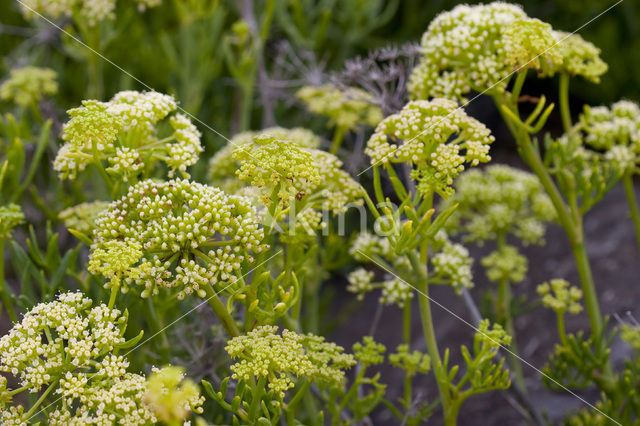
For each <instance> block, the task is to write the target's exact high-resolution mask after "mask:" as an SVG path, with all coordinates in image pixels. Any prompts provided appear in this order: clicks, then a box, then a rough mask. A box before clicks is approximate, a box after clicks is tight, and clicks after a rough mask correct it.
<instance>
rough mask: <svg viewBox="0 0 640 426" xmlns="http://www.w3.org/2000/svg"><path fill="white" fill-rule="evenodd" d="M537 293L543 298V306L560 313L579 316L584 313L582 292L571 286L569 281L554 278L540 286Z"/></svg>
mask: <svg viewBox="0 0 640 426" xmlns="http://www.w3.org/2000/svg"><path fill="white" fill-rule="evenodd" d="M536 291H537V292H538V294H539V295H540V296H542V304H543V305H544V306H546V307H547V308H550V309H553V310H554V311H556V312H558V313H562V312H565V311H567V312H569V313H570V314H573V315H577V314H579V313H580V312H582V305H581V304H580V299H582V290H580V289H579V288H578V287H575V286H570V285H569V282H568V281H567V280H563V279H562V278H554V279H552V280H550V281H549V282H544V283H542V284H540V285H539V286H538V287H537V288H536Z"/></svg>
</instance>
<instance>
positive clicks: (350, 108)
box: [296, 84, 383, 130]
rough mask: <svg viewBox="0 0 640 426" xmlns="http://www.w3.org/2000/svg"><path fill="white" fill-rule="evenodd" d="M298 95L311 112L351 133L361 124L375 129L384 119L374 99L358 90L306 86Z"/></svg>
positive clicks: (328, 85)
mask: <svg viewBox="0 0 640 426" xmlns="http://www.w3.org/2000/svg"><path fill="white" fill-rule="evenodd" d="M296 96H297V97H298V98H299V99H300V100H302V101H303V102H304V103H305V104H306V105H307V108H309V111H311V112H313V113H315V114H319V115H324V116H326V117H328V118H329V120H330V123H331V124H333V125H335V126H336V127H341V128H345V129H350V130H353V129H356V128H357V126H358V124H366V125H368V126H371V127H374V126H376V125H377V124H378V123H379V122H380V121H381V120H382V118H383V116H382V110H381V109H380V107H379V106H377V105H375V99H374V97H373V96H372V95H371V94H370V93H368V92H366V91H364V90H362V89H358V88H356V87H349V88H347V89H344V90H341V89H339V88H337V87H335V86H333V85H331V84H325V85H322V86H305V87H303V88H302V89H300V90H298V92H297V93H296Z"/></svg>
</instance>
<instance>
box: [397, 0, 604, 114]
mask: <svg viewBox="0 0 640 426" xmlns="http://www.w3.org/2000/svg"><path fill="white" fill-rule="evenodd" d="M421 47H422V51H423V57H422V59H421V61H420V63H419V64H418V65H417V66H416V67H415V68H414V70H413V73H412V75H411V78H410V81H409V86H408V87H409V92H410V94H411V97H412V98H413V99H429V98H431V97H447V98H451V99H456V100H459V101H461V100H464V97H465V95H467V94H468V93H469V92H471V91H478V92H482V91H489V92H490V94H491V93H499V92H503V91H505V90H506V89H507V85H508V83H509V77H510V76H511V74H512V73H513V72H514V71H520V70H521V69H523V70H524V71H526V70H527V69H530V68H533V69H536V70H537V71H538V75H540V76H551V75H553V74H556V73H567V74H569V75H581V76H583V77H584V78H586V79H587V80H590V81H593V82H598V80H599V78H600V75H602V74H603V73H604V72H606V70H607V65H606V64H605V63H604V62H603V61H602V60H601V59H600V50H599V49H598V48H596V47H595V46H593V45H592V44H591V43H589V42H586V41H585V40H583V39H582V38H581V37H580V36H579V35H569V34H567V33H563V32H558V31H554V30H553V29H552V28H551V26H550V25H548V24H546V23H544V22H541V21H539V20H537V19H532V18H529V17H528V16H527V15H526V13H525V12H524V11H523V10H522V9H521V8H520V6H517V5H513V4H508V3H503V2H493V3H490V4H482V5H473V6H471V5H459V6H456V7H455V8H454V9H452V10H451V11H447V12H443V13H441V14H440V15H438V16H437V17H436V18H435V19H434V20H433V21H432V22H431V24H430V25H429V28H428V29H427V31H426V32H425V33H424V35H423V36H422V42H421Z"/></svg>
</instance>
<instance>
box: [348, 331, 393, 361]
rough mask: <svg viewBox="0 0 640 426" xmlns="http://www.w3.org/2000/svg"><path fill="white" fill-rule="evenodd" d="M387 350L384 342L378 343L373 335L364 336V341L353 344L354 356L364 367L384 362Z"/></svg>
mask: <svg viewBox="0 0 640 426" xmlns="http://www.w3.org/2000/svg"><path fill="white" fill-rule="evenodd" d="M386 350H387V348H386V347H385V346H384V345H383V344H382V343H376V341H375V340H373V337H371V336H364V337H363V338H362V343H360V342H356V343H354V344H353V356H354V357H355V358H356V360H357V361H358V362H359V363H360V364H361V365H362V366H363V367H369V366H371V365H377V364H382V363H383V362H384V353H385V351H386Z"/></svg>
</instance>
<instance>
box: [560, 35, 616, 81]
mask: <svg viewBox="0 0 640 426" xmlns="http://www.w3.org/2000/svg"><path fill="white" fill-rule="evenodd" d="M553 33H554V37H555V38H556V40H557V43H558V44H557V49H558V51H559V53H560V56H561V57H562V64H561V65H560V66H559V68H558V71H561V72H566V73H568V74H569V75H580V76H582V77H584V78H585V79H586V80H588V81H590V82H592V83H599V82H600V76H601V75H602V74H604V73H605V72H607V69H608V68H609V67H608V66H607V64H606V63H605V62H604V61H603V60H602V59H601V58H600V49H598V48H597V47H596V46H594V45H593V44H592V43H589V42H588V41H586V40H584V39H583V38H582V37H581V36H580V35H579V34H570V33H566V32H564V31H554V32H553Z"/></svg>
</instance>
